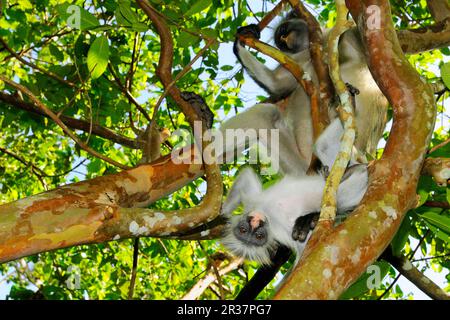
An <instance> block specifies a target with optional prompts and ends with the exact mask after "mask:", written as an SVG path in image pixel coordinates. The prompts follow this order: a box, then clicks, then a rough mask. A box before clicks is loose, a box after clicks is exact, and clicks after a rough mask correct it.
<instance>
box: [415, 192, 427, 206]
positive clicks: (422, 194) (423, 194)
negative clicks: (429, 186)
mask: <svg viewBox="0 0 450 320" xmlns="http://www.w3.org/2000/svg"><path fill="white" fill-rule="evenodd" d="M418 193H419V197H420V200H419V204H418V205H417V207H421V206H422V205H423V204H424V203H425V202H426V201H427V200H428V192H427V191H426V190H423V189H420V190H419V192H418Z"/></svg>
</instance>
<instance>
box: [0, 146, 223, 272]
mask: <svg viewBox="0 0 450 320" xmlns="http://www.w3.org/2000/svg"><path fill="white" fill-rule="evenodd" d="M192 154H193V152H192V150H191V155H192ZM182 157H183V155H182ZM178 160H180V159H178ZM180 162H181V161H180ZM192 162H193V159H192V161H191V162H190V163H192ZM201 174H202V168H201V165H199V164H182V163H181V164H175V163H174V162H173V161H172V160H171V158H170V156H166V157H163V158H161V159H158V160H157V161H155V162H153V163H151V164H147V165H142V166H139V167H136V168H133V169H130V170H126V171H122V172H120V173H117V174H112V175H107V176H103V177H98V178H95V179H92V180H88V181H83V182H79V183H75V184H70V185H66V186H64V187H61V188H58V189H54V190H51V191H48V192H44V193H41V194H37V195H34V196H31V197H28V198H24V199H21V200H18V201H15V202H11V203H8V204H4V205H2V206H0V263H1V262H5V261H9V260H14V259H17V258H20V257H24V256H28V255H32V254H36V253H39V252H44V251H48V250H52V249H60V248H66V247H69V246H74V245H80V244H88V243H98V242H105V241H110V240H116V239H118V238H127V237H135V236H137V235H139V236H145V235H147V236H150V235H151V236H160V237H163V236H169V235H171V234H176V233H183V232H187V231H188V230H191V229H192V228H194V227H195V226H198V225H201V224H202V223H203V222H204V220H207V218H209V213H208V212H206V210H205V211H202V210H201V209H199V208H198V207H196V208H194V209H188V210H186V211H180V212H177V211H170V212H160V211H157V210H150V209H136V208H141V207H146V206H148V205H149V204H150V203H153V202H154V201H156V200H158V199H160V198H162V197H164V196H166V195H168V194H171V193H172V192H174V191H175V190H178V189H179V188H181V187H183V186H184V185H186V184H187V183H189V182H190V181H193V180H194V179H196V178H197V177H199V176H200V175H201ZM133 208H134V209H133ZM216 209H217V211H219V209H218V208H216ZM205 212H206V213H207V214H205Z"/></svg>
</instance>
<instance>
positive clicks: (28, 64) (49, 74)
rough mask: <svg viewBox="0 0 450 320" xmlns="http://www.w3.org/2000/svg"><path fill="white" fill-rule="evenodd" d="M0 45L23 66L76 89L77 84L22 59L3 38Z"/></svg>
mask: <svg viewBox="0 0 450 320" xmlns="http://www.w3.org/2000/svg"><path fill="white" fill-rule="evenodd" d="M0 43H1V44H2V45H3V47H4V48H5V49H6V50H7V51H8V52H9V53H11V54H12V55H13V56H14V57H15V58H16V59H17V60H19V61H20V62H22V63H23V64H25V65H27V66H29V67H31V68H33V69H36V70H38V71H40V72H42V73H43V74H46V75H48V76H49V77H50V78H53V79H55V80H57V81H59V82H61V83H64V84H65V85H68V86H69V87H76V84H75V83H73V82H71V81H68V80H65V79H63V78H61V77H60V76H58V75H57V74H55V73H53V72H51V71H48V70H45V69H43V68H41V67H39V66H37V65H35V64H34V63H32V62H29V61H27V60H25V59H24V58H22V57H21V56H20V55H18V54H17V53H16V52H15V51H14V50H12V49H11V48H10V47H9V46H8V44H7V43H6V41H5V40H3V39H2V38H0Z"/></svg>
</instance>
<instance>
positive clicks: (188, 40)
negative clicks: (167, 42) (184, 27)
mask: <svg viewBox="0 0 450 320" xmlns="http://www.w3.org/2000/svg"><path fill="white" fill-rule="evenodd" d="M197 41H198V38H197V37H196V36H194V35H192V34H190V33H187V32H185V31H181V32H180V35H179V36H178V38H177V43H178V46H179V47H181V48H187V47H191V46H193V45H194V44H195V43H196V42H197Z"/></svg>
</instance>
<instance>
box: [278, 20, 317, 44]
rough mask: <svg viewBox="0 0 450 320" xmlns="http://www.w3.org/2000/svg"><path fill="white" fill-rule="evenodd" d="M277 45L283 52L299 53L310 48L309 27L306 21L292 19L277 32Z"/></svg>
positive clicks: (280, 26) (285, 22) (281, 25)
mask: <svg viewBox="0 0 450 320" xmlns="http://www.w3.org/2000/svg"><path fill="white" fill-rule="evenodd" d="M275 44H276V46H277V47H278V49H280V50H281V51H283V52H289V53H297V52H300V51H303V50H305V49H307V48H308V47H309V36H308V25H307V24H306V22H305V21H304V20H301V19H298V18H290V19H287V20H285V21H284V22H282V23H281V24H280V25H279V26H278V27H277V29H276V30H275Z"/></svg>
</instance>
